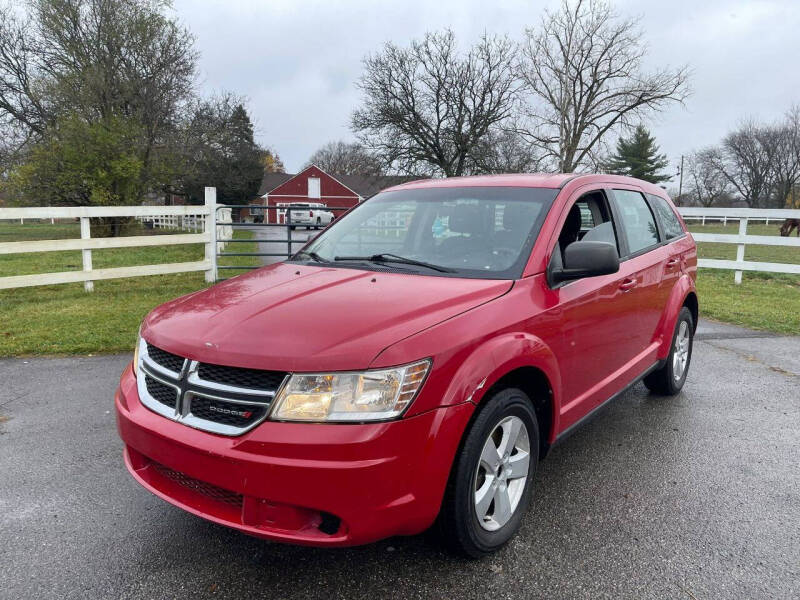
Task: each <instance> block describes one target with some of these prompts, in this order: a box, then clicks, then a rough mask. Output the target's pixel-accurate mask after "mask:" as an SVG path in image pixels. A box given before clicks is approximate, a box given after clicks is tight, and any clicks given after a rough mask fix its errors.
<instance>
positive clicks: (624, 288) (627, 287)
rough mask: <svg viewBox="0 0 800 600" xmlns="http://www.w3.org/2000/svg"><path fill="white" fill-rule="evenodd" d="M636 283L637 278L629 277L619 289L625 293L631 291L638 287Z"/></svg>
mask: <svg viewBox="0 0 800 600" xmlns="http://www.w3.org/2000/svg"><path fill="white" fill-rule="evenodd" d="M636 283H637V281H636V278H634V277H628V278H627V279H624V280H623V281H622V283H620V284H619V289H621V290H622V291H623V292H627V291H630V290H631V289H632V288H633V287H634V286H635V285H636Z"/></svg>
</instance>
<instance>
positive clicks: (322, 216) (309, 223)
mask: <svg viewBox="0 0 800 600" xmlns="http://www.w3.org/2000/svg"><path fill="white" fill-rule="evenodd" d="M298 206H300V207H302V208H298ZM293 207H294V208H292V210H291V211H290V212H291V217H292V220H291V223H292V229H295V228H297V227H305V228H307V229H310V228H312V227H313V228H314V229H319V228H321V227H327V226H328V225H330V224H331V221H333V219H334V216H333V213H332V212H331V211H329V210H325V205H324V204H317V203H306V202H304V203H302V204H294V205H293ZM287 221H288V219H287Z"/></svg>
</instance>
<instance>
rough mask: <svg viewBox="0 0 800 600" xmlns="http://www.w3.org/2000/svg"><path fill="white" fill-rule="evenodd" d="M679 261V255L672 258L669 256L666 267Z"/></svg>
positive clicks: (672, 265)
mask: <svg viewBox="0 0 800 600" xmlns="http://www.w3.org/2000/svg"><path fill="white" fill-rule="evenodd" d="M680 262H681V259H680V258H679V257H677V256H676V257H674V258H670V259H669V260H668V261H667V266H668V267H674V266H676V265H677V264H678V263H680Z"/></svg>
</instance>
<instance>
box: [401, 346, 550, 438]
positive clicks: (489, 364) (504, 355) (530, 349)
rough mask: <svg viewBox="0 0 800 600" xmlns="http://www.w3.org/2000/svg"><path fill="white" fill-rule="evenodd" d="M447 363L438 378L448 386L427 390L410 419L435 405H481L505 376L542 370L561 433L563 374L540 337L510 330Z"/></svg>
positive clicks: (416, 404) (414, 406)
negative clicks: (518, 371)
mask: <svg viewBox="0 0 800 600" xmlns="http://www.w3.org/2000/svg"><path fill="white" fill-rule="evenodd" d="M447 362H448V363H450V364H447V365H441V366H440V368H441V370H442V373H441V374H440V375H439V376H438V377H436V379H437V380H439V381H442V380H444V381H445V382H446V387H445V388H444V389H440V390H424V389H423V391H424V392H430V393H426V394H424V396H425V397H424V398H423V397H422V396H420V398H417V401H415V402H414V405H412V407H411V410H410V411H409V413H408V415H409V416H410V415H413V414H417V413H419V412H423V411H426V410H430V409H431V408H436V406H433V405H432V404H431V402H435V403H436V404H437V405H438V406H455V405H457V404H463V403H465V402H470V403H472V404H473V405H475V406H478V405H480V403H481V402H482V401H483V400H484V399H485V397H486V393H487V392H488V391H489V390H490V389H491V388H492V386H493V385H494V384H495V383H497V382H498V381H499V380H500V379H501V378H502V377H503V376H505V375H507V374H508V373H510V372H511V371H513V370H515V369H519V368H522V367H534V368H536V369H539V370H540V371H542V373H544V375H545V377H546V378H547V380H548V382H549V383H550V388H551V390H552V393H553V398H552V411H553V414H552V423H553V428H552V430H553V431H557V427H558V415H559V413H560V411H559V407H560V399H561V373H560V370H559V367H558V362H557V361H556V358H555V355H554V354H553V351H552V350H551V349H550V347H549V346H548V345H547V344H546V343H545V342H543V341H542V340H541V339H540V338H538V337H536V336H534V335H531V334H529V333H525V332H522V331H510V332H508V331H507V332H504V333H501V334H500V335H498V336H495V337H493V338H491V339H488V340H486V341H484V342H483V343H481V344H480V345H479V346H478V347H477V348H475V349H474V350H473V351H472V352H471V353H470V354H469V355H468V356H466V357H464V358H463V359H462V358H461V357H459V356H453V357H452V358H451V359H450V360H448V361H447ZM448 367H450V368H448ZM548 441H549V440H548Z"/></svg>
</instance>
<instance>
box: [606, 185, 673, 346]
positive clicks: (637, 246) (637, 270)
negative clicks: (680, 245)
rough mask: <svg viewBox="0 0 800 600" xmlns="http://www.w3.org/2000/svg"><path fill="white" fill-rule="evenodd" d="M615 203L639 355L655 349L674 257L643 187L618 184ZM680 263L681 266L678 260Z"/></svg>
mask: <svg viewBox="0 0 800 600" xmlns="http://www.w3.org/2000/svg"><path fill="white" fill-rule="evenodd" d="M612 204H613V207H614V212H615V215H617V220H618V221H619V229H620V232H621V237H622V242H623V246H624V248H625V256H624V257H623V262H624V263H625V264H626V271H628V273H629V276H628V278H627V280H626V281H625V286H626V289H625V293H626V294H627V296H628V300H629V303H628V304H629V307H630V310H631V311H632V312H633V313H634V314H635V316H636V326H635V327H633V328H632V329H631V332H630V340H631V342H632V343H634V344H635V346H636V352H635V354H636V355H637V356H638V355H641V354H642V353H647V352H648V350H653V351H654V345H655V344H656V342H655V336H656V331H657V329H658V325H659V321H660V320H661V316H662V314H663V312H664V306H665V305H666V302H667V295H668V290H667V289H666V286H665V285H664V273H665V269H667V263H668V262H669V261H670V260H671V259H670V257H669V256H668V249H667V248H666V247H664V246H663V245H662V244H661V232H660V229H659V226H658V222H657V220H656V217H655V215H654V213H653V210H652V208H651V207H650V204H649V203H648V202H647V200H646V199H645V197H644V194H643V193H642V192H641V191H640V190H638V189H636V188H635V187H632V186H631V187H627V186H626V188H623V187H621V186H620V187H617V186H615V188H614V190H613V192H612ZM677 264H678V268H680V264H679V261H678V263H677ZM669 268H670V269H672V268H674V265H673V266H671V267H669Z"/></svg>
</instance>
